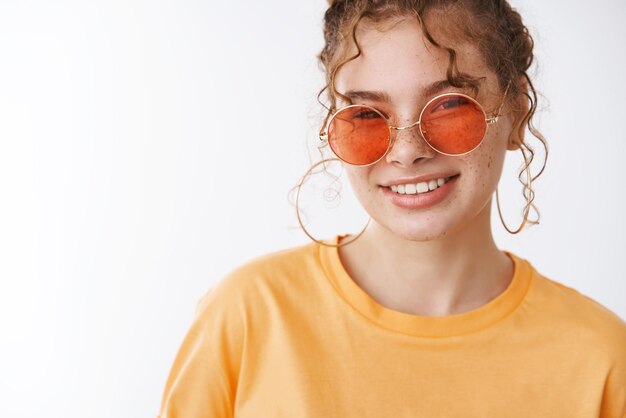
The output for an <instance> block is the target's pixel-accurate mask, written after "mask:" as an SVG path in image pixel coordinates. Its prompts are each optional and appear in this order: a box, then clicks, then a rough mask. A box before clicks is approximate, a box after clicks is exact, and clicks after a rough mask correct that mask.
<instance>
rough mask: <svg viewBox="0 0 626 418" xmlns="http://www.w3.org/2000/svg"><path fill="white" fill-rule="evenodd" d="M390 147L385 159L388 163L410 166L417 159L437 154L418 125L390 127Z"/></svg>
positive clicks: (428, 157)
mask: <svg viewBox="0 0 626 418" xmlns="http://www.w3.org/2000/svg"><path fill="white" fill-rule="evenodd" d="M390 131H391V132H390V134H391V141H392V143H391V149H390V150H389V152H388V153H387V155H386V157H385V159H386V161H387V162H388V163H389V164H394V165H398V166H401V167H410V166H412V165H414V164H416V163H417V162H418V161H420V160H422V159H424V158H426V159H430V158H433V157H434V156H435V155H437V151H435V150H434V149H432V148H431V147H430V146H429V145H428V143H427V142H426V140H425V139H424V137H423V136H422V134H421V132H420V128H419V125H417V124H413V125H408V126H406V127H402V128H400V129H398V128H391V130H390Z"/></svg>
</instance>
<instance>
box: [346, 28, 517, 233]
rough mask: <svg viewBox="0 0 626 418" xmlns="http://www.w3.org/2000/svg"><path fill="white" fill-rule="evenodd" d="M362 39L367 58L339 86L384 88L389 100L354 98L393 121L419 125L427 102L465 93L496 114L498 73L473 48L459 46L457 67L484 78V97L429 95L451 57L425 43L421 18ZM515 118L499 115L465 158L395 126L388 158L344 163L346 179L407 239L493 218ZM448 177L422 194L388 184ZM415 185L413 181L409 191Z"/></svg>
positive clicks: (376, 216)
mask: <svg viewBox="0 0 626 418" xmlns="http://www.w3.org/2000/svg"><path fill="white" fill-rule="evenodd" d="M357 39H358V40H359V45H360V47H361V50H362V55H361V56H360V57H359V58H357V59H356V60H353V61H350V62H349V63H347V64H346V65H344V66H343V67H342V68H341V69H340V70H339V72H338V73H337V79H336V84H335V86H336V88H337V91H339V92H340V93H344V94H345V93H346V92H349V91H376V92H383V93H386V95H387V96H388V100H378V99H377V100H374V99H372V98H367V99H366V98H363V96H359V97H358V98H357V97H356V96H354V98H353V99H352V101H353V103H354V104H367V105H370V106H373V107H375V108H377V109H379V110H381V111H382V112H383V113H385V114H387V115H389V116H390V118H391V120H390V123H391V124H392V125H393V126H407V125H410V124H412V123H414V122H416V121H417V120H418V119H419V114H420V111H421V109H422V108H423V107H424V105H425V104H426V102H427V101H428V100H429V99H431V98H432V97H434V96H435V95H438V94H441V93H446V92H462V93H465V94H468V95H470V96H473V97H474V98H475V99H477V101H478V102H479V103H480V104H481V105H482V107H483V108H484V110H485V112H486V113H487V114H488V115H489V114H495V112H496V111H497V108H498V106H499V105H500V103H501V98H502V93H503V92H502V91H500V90H499V88H498V84H497V79H496V75H495V73H494V72H493V71H491V70H490V69H488V68H487V67H486V65H485V64H484V63H483V61H482V57H481V56H480V55H479V54H478V53H477V52H476V50H475V49H474V48H473V47H472V46H470V45H453V47H454V48H455V50H456V51H457V53H458V55H457V59H458V68H459V70H460V71H461V72H462V73H466V74H468V75H470V76H473V77H484V80H483V81H482V82H481V84H480V87H479V90H478V95H477V96H476V95H474V93H472V92H471V91H469V90H462V89H457V88H454V87H451V86H449V85H447V86H446V85H443V86H442V88H441V89H439V90H437V91H433V90H432V89H430V92H429V87H431V86H434V85H437V84H440V86H441V83H440V82H441V81H445V80H446V69H447V67H448V54H447V52H446V51H445V50H441V49H438V48H436V47H434V46H432V45H430V44H428V46H427V44H426V43H427V41H425V40H424V38H423V36H422V35H421V30H420V28H419V24H418V22H417V20H415V19H410V20H409V19H407V20H404V21H402V22H401V23H398V24H396V25H395V26H393V27H392V28H391V29H387V30H385V31H384V32H379V31H377V30H374V29H365V30H363V31H362V32H360V33H359V34H358V37H357ZM346 104H347V103H345V102H342V101H338V103H337V106H338V108H341V107H342V106H345V105H346ZM503 110H506V105H505V107H504V108H503ZM510 119H511V118H510V117H507V116H502V117H500V119H499V121H498V123H497V124H495V125H490V126H489V127H488V128H487V132H486V136H485V138H484V139H483V142H482V143H481V145H480V146H479V147H478V148H476V149H475V150H474V151H472V152H471V153H469V154H466V155H463V156H446V155H443V154H440V153H438V152H436V151H434V150H433V149H432V148H430V147H429V146H428V144H427V143H426V142H425V140H424V138H423V137H422V136H421V134H420V131H419V127H417V126H416V127H413V128H411V129H406V130H398V131H396V130H392V136H393V135H396V138H395V140H394V144H393V147H392V148H391V149H390V150H389V152H388V153H387V155H386V156H385V157H384V158H382V159H381V160H380V161H378V162H377V163H376V164H373V165H370V166H366V167H356V166H349V165H346V171H347V174H348V178H349V180H350V183H351V185H352V187H353V189H354V191H355V193H356V195H357V198H358V199H359V201H360V202H361V204H362V205H363V207H364V208H365V210H366V211H367V212H368V213H369V215H370V216H371V217H372V221H373V222H376V223H378V224H380V225H381V226H383V227H385V228H386V229H388V230H389V231H391V232H392V233H394V234H397V235H399V236H402V237H404V238H405V239H408V240H413V241H416V240H417V241H423V240H431V239H436V238H440V237H443V236H445V235H447V234H450V233H452V232H454V231H457V230H459V229H462V228H465V227H467V226H469V225H470V224H471V223H472V222H478V221H479V220H480V219H482V220H483V221H484V217H485V216H487V217H488V215H489V203H490V202H491V196H492V193H493V192H494V190H495V188H496V186H497V184H498V181H499V178H500V174H501V172H502V165H503V162H504V155H505V152H506V150H507V138H508V136H509V133H510V132H511V129H512V125H511V120H510ZM450 176H456V177H454V178H453V179H452V181H450V182H448V183H446V184H444V185H443V186H442V187H440V188H437V189H434V190H433V191H429V192H427V193H423V194H422V193H418V194H416V195H407V194H404V195H401V194H398V193H396V192H394V191H393V190H392V189H391V188H390V187H387V186H388V185H389V184H396V183H401V184H417V183H419V182H421V181H422V179H423V180H425V181H426V183H428V182H429V179H434V180H435V181H436V180H437V178H442V177H450ZM431 185H432V183H431ZM422 187H423V186H422ZM411 189H412V188H411V187H410V186H409V191H412V190H411ZM422 190H423V189H422ZM405 191H406V190H405ZM481 214H482V215H483V217H482V218H481V217H480V216H479V215H481Z"/></svg>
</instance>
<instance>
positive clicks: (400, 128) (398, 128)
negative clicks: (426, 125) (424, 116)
mask: <svg viewBox="0 0 626 418" xmlns="http://www.w3.org/2000/svg"><path fill="white" fill-rule="evenodd" d="M419 124H420V121H419V120H418V121H417V122H415V123H412V124H410V125H407V126H392V125H391V124H390V125H389V128H390V129H395V130H396V131H403V130H405V129H411V128H412V127H414V126H417V125H419Z"/></svg>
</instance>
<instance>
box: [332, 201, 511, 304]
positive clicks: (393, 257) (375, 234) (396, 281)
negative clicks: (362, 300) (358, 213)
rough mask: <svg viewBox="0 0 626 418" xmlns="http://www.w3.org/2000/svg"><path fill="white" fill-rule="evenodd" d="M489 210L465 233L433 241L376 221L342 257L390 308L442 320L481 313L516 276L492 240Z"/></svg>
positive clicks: (367, 288) (355, 275) (366, 287)
mask: <svg viewBox="0 0 626 418" xmlns="http://www.w3.org/2000/svg"><path fill="white" fill-rule="evenodd" d="M490 206H491V205H490V204H488V205H486V207H485V209H484V210H483V211H481V213H480V214H479V215H478V216H477V217H476V218H475V219H474V220H473V221H472V222H470V223H469V224H468V225H467V226H466V227H465V228H463V229H460V230H458V231H456V232H454V233H452V234H449V235H447V236H445V237H443V238H439V239H435V240H430V241H409V240H407V239H405V238H403V237H401V236H399V235H398V234H394V233H392V232H391V231H389V230H387V229H386V228H384V227H383V226H381V225H379V224H377V223H375V222H373V221H372V223H371V225H370V227H369V228H368V229H367V230H366V231H365V232H364V233H363V235H362V236H361V237H360V238H359V239H358V240H356V241H355V242H354V243H352V244H350V245H348V246H345V247H341V248H340V249H339V251H340V257H341V259H342V262H343V264H344V266H345V267H346V270H347V271H348V273H349V274H350V276H351V277H352V278H353V280H354V281H355V282H356V283H357V284H358V285H359V286H360V287H362V288H363V290H365V291H366V292H367V293H368V294H369V295H370V296H372V297H373V298H374V299H375V300H377V301H378V302H380V303H381V304H382V305H384V306H387V307H389V308H391V309H395V310H399V311H402V312H408V313H414V314H417V315H427V316H443V315H451V314H456V313H461V312H465V311H468V310H471V309H475V308H478V307H480V306H482V305H484V304H485V303H487V302H489V301H490V300H492V299H493V298H495V297H496V296H498V295H499V294H500V293H502V292H503V291H504V290H505V289H506V287H507V286H508V284H509V283H510V280H511V278H512V275H513V263H512V261H511V260H510V259H509V258H508V257H507V256H506V254H504V253H503V252H501V251H500V250H499V249H498V248H497V246H496V244H495V242H494V240H493V235H492V233H491V224H490V218H491V216H490V214H491V212H490Z"/></svg>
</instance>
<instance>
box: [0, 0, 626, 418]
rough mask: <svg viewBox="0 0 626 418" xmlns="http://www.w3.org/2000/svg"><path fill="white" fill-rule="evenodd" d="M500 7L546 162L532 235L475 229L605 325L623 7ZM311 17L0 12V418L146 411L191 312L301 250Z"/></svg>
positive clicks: (618, 230)
mask: <svg viewBox="0 0 626 418" xmlns="http://www.w3.org/2000/svg"><path fill="white" fill-rule="evenodd" d="M513 4H514V5H515V6H518V7H519V8H520V10H521V11H522V13H523V16H525V19H526V22H527V23H528V25H529V27H530V29H531V31H532V33H533V35H534V36H535V40H536V44H537V47H536V54H537V57H538V63H539V68H538V72H537V76H536V80H537V83H536V84H537V88H538V89H539V90H540V91H541V92H542V93H543V96H544V98H545V99H542V100H541V107H542V110H541V115H540V118H539V119H540V120H539V122H540V124H539V127H540V129H541V130H542V132H543V133H544V134H545V135H546V137H547V138H548V141H549V143H550V152H551V153H550V158H549V160H548V168H547V169H546V172H545V173H544V175H543V176H542V177H541V178H540V180H539V181H538V182H537V186H536V189H537V204H538V206H539V209H540V210H541V213H542V218H541V222H542V223H541V225H539V226H536V227H533V228H531V229H530V230H528V231H525V232H523V233H522V234H521V235H517V236H509V235H508V234H507V233H506V232H505V231H504V230H503V229H502V227H501V225H500V224H499V219H497V217H496V216H497V215H495V216H494V230H495V233H496V238H497V242H498V244H499V245H500V247H501V248H506V249H509V250H511V251H514V252H516V253H517V254H518V255H520V256H522V257H524V258H527V259H529V260H530V261H531V262H532V263H533V264H534V265H535V267H536V268H537V269H538V270H539V271H540V272H542V273H543V274H544V275H546V276H548V277H550V278H552V279H554V280H557V281H560V282H562V283H564V284H566V285H568V286H571V287H574V288H576V289H577V290H579V291H580V292H582V293H584V294H586V295H588V296H590V297H592V298H594V299H595V300H597V301H599V302H600V303H602V304H603V305H605V306H606V307H608V308H609V309H611V310H613V311H614V312H616V313H617V314H618V315H620V316H621V317H622V318H625V317H626V284H625V282H626V280H625V275H624V273H623V270H622V268H623V260H624V250H625V249H626V245H625V244H626V238H625V233H626V225H625V221H624V214H625V213H626V202H625V198H626V191H625V190H626V188H625V187H624V185H623V181H622V179H623V159H624V157H625V156H626V133H625V129H624V123H625V119H626V100H625V98H626V83H625V82H624V74H625V73H626V49H625V48H624V47H623V43H624V41H625V40H626V25H624V24H623V22H624V18H626V6H625V4H624V2H623V1H622V0H604V1H602V2H600V3H596V6H597V7H589V6H587V5H586V3H585V2H571V1H564V0H559V1H557V0H551V1H547V2H538V1H531V0H526V1H521V0H516V1H514V3H513ZM325 7H326V2H325V1H322V0H315V1H311V2H300V1H298V2H296V1H293V0H272V1H262V2H257V1H252V0H248V1H245V2H244V1H241V0H230V1H219V2H218V1H213V0H204V1H195V0H184V1H183V0H176V1H174V0H161V1H148V0H143V1H141V0H132V1H128V0H107V1H104V0H99V1H77V0H76V1H71V0H61V1H56V2H50V1H49V2H45V1H32V0H19V1H17V0H16V1H7V0H3V1H1V2H0V57H1V58H0V333H1V340H0V416H3V417H13V418H21V417H35V416H46V417H63V418H68V417H81V418H82V417H97V418H101V417H102V418H104V417H115V418H122V417H129V418H130V417H133V418H135V417H154V416H156V414H157V412H158V407H159V405H160V401H161V395H162V390H163V387H164V384H165V379H166V377H167V373H168V372H169V368H170V367H171V364H172V361H173V359H174V355H175V354H176V351H177V349H178V347H179V345H180V343H181V341H182V338H183V336H184V334H185V333H186V331H187V328H188V326H189V325H190V323H191V320H192V317H193V314H194V311H195V307H196V302H197V300H198V299H199V298H200V297H201V296H202V295H203V294H204V292H205V291H206V290H207V289H208V288H209V287H210V286H211V284H212V283H214V282H215V281H217V280H219V279H220V278H221V277H222V276H223V275H224V274H225V273H226V272H228V271H229V270H231V269H233V268H234V267H236V266H237V265H239V264H241V263H243V262H245V261H246V260H248V259H250V258H251V257H254V256H257V255H261V254H264V253H267V252H270V251H274V250H278V249H281V248H286V247H289V246H293V245H299V244H304V243H307V242H308V238H306V236H305V235H304V234H303V233H302V232H301V231H300V230H299V229H298V228H297V222H296V221H295V216H294V212H293V208H292V206H291V205H290V204H289V202H288V199H287V194H288V191H289V189H290V188H291V187H292V186H293V185H294V184H295V182H296V181H297V180H298V178H299V176H300V175H301V174H302V173H303V172H304V170H305V169H306V167H307V166H308V162H309V160H308V157H307V148H308V147H307V145H306V144H307V142H308V143H309V144H310V143H313V142H314V141H315V133H316V131H317V129H318V123H319V121H320V117H321V114H322V109H321V107H320V106H319V105H318V104H317V103H316V100H315V96H316V93H317V91H318V90H319V89H320V88H321V87H322V85H323V83H322V81H323V80H322V76H321V72H320V71H319V70H318V68H317V62H316V58H315V56H316V54H317V53H318V52H319V50H320V49H321V47H322V33H321V20H322V14H323V12H324V9H325ZM509 159H510V161H509V162H508V165H507V167H508V168H507V169H506V170H505V173H504V174H503V181H502V183H501V184H502V188H503V190H504V192H505V193H504V196H503V200H504V202H503V203H504V204H505V207H506V213H505V214H506V215H507V216H508V219H509V222H511V223H514V220H515V215H516V214H517V211H518V209H519V207H520V206H521V204H522V196H521V192H520V189H519V183H517V180H516V179H515V178H514V176H515V170H516V168H517V166H518V165H519V164H520V163H521V159H520V158H519V156H518V155H514V154H511V156H510V157H509ZM507 173H508V174H507ZM362 219H365V218H362ZM357 224H358V223H357ZM357 224H355V225H357ZM336 225H337V227H336V229H334V230H333V232H337V233H345V232H355V230H354V229H347V227H346V225H350V223H349V221H348V219H343V220H342V219H339V220H338V221H337V224H336Z"/></svg>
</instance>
